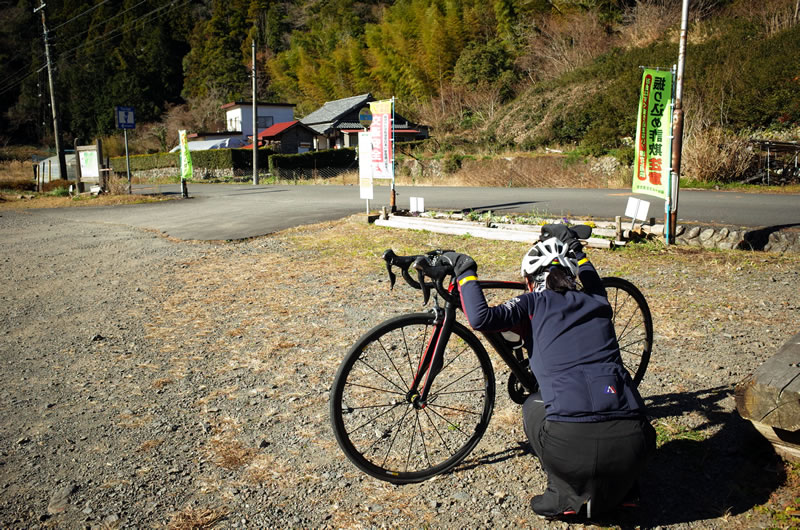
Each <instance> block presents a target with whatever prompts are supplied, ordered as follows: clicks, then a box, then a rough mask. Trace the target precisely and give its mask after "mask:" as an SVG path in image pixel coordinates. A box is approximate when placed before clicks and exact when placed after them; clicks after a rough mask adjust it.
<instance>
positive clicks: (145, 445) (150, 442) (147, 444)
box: [136, 438, 164, 453]
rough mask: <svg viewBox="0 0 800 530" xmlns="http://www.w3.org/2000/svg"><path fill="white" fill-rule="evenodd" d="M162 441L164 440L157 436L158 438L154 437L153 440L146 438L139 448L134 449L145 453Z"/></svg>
mask: <svg viewBox="0 0 800 530" xmlns="http://www.w3.org/2000/svg"><path fill="white" fill-rule="evenodd" d="M163 443H164V440H163V439H162V438H158V439H155V440H147V441H146V442H144V443H143V444H142V445H140V446H139V448H138V449H136V451H137V452H140V453H147V452H149V451H152V450H153V449H155V448H156V447H158V446H159V445H161V444H163Z"/></svg>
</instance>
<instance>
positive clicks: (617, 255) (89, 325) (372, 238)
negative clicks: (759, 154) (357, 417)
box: [0, 211, 800, 528]
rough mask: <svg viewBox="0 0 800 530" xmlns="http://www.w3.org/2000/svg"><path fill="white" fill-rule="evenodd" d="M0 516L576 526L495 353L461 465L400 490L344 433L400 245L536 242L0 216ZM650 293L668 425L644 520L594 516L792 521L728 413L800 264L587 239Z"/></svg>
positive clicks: (508, 257)
mask: <svg viewBox="0 0 800 530" xmlns="http://www.w3.org/2000/svg"><path fill="white" fill-rule="evenodd" d="M0 214H1V215H0V237H1V238H2V247H0V248H1V249H2V250H0V264H2V265H3V271H4V273H5V274H4V276H5V281H4V282H3V284H2V287H0V322H2V326H0V352H2V363H3V370H2V372H0V379H1V380H0V470H2V480H0V526H2V527H4V528H37V527H39V528H48V527H53V528H83V527H88V528H142V527H164V526H168V527H172V528H210V527H219V528H264V527H286V526H288V527H309V528H320V527H330V528H334V527H336V528H339V527H384V526H386V527H396V526H406V527H424V526H428V527H435V528H473V527H486V528H510V527H520V526H522V527H536V528H544V527H553V528H559V527H565V525H564V524H563V523H559V522H554V523H548V522H545V521H542V520H539V519H537V518H536V517H535V516H534V514H533V512H532V511H531V510H530V508H529V506H528V502H529V499H530V497H531V496H532V495H535V494H538V493H541V492H542V491H543V489H544V486H545V484H544V474H543V472H542V470H541V468H540V466H539V465H538V463H537V461H536V459H535V458H533V457H532V456H530V455H529V454H527V453H526V451H525V448H524V447H525V435H524V433H523V432H522V429H521V422H520V418H519V406H517V405H515V404H514V403H512V402H511V401H510V400H509V399H508V396H507V395H506V393H505V382H506V379H507V370H506V369H505V368H503V367H502V365H501V364H500V362H499V361H498V360H497V359H495V360H494V361H495V362H494V364H495V370H496V372H497V387H498V388H497V390H498V391H497V395H498V399H497V404H496V406H495V414H494V417H493V419H492V422H491V424H490V427H489V430H488V432H487V433H486V435H485V436H484V438H483V440H482V441H481V443H480V444H479V445H478V447H477V449H476V450H475V451H474V452H473V453H472V454H471V455H470V456H469V457H468V459H467V460H466V461H465V462H464V463H463V464H462V465H460V466H459V467H457V468H456V469H455V470H454V471H453V472H451V473H448V474H446V475H443V476H440V477H437V478H436V479H434V480H429V481H427V482H424V483H421V484H415V485H408V486H393V485H390V484H388V483H382V482H379V481H377V480H374V479H372V478H369V477H367V476H366V475H364V474H363V473H361V472H360V471H358V470H357V469H356V468H355V467H354V466H352V465H351V464H350V463H349V462H348V461H347V460H346V459H345V457H344V456H343V454H342V453H341V451H340V450H339V448H338V446H337V445H336V442H335V439H334V437H333V434H332V432H331V428H330V422H329V419H328V392H329V390H330V386H331V383H332V381H333V376H334V374H335V371H336V369H337V367H338V364H339V362H340V360H341V359H342V358H343V356H344V354H345V352H346V351H347V349H348V348H349V346H350V345H351V344H352V343H353V342H354V341H355V340H356V339H357V338H358V337H359V336H360V335H361V334H362V333H364V332H365V331H366V330H368V329H369V328H371V327H373V326H374V325H376V324H378V323H379V322H380V321H382V320H384V319H386V318H388V317H390V316H393V315H396V314H400V313H402V312H408V311H416V310H419V309H420V306H421V298H420V297H419V293H418V292H416V291H413V290H412V289H410V288H408V287H407V286H405V285H398V286H397V287H396V288H395V289H394V291H392V292H390V291H389V290H388V282H387V280H386V277H385V270H384V269H383V265H382V262H381V261H380V255H381V253H382V251H383V250H384V249H386V248H389V247H393V248H394V249H395V250H396V251H397V252H398V253H417V252H421V251H425V250H429V249H431V248H436V247H448V248H456V249H458V250H461V251H463V252H468V253H470V254H472V255H473V256H474V257H475V258H476V260H477V261H478V263H479V264H480V265H481V270H480V272H481V276H482V277H485V278H488V277H490V276H491V277H496V278H500V279H514V274H515V271H517V270H518V258H519V256H520V255H521V254H522V252H523V251H524V250H526V245H522V244H519V243H510V242H496V241H484V240H478V239H476V238H470V237H456V236H445V235H439V234H431V233H424V232H407V231H405V232H404V231H399V230H392V229H386V228H380V227H375V226H368V225H366V224H363V223H362V222H361V221H360V220H359V217H353V218H349V219H345V220H342V221H337V222H331V223H323V224H318V225H313V226H308V227H303V228H298V229H293V230H289V231H285V232H281V233H278V234H275V235H272V236H267V237H261V238H254V239H250V240H246V241H242V242H237V243H209V242H185V241H178V240H172V239H169V238H165V237H163V236H161V235H160V234H158V233H153V232H149V231H146V230H141V229H134V228H130V227H128V226H122V225H113V224H105V223H88V222H85V223H79V222H75V221H66V220H63V221H60V220H59V219H58V218H53V217H43V216H40V215H37V212H35V211H14V212H11V211H5V212H0ZM590 256H591V258H592V259H593V261H594V262H595V264H596V265H597V267H598V269H600V270H601V273H603V274H604V275H609V276H612V275H613V276H622V277H624V278H627V279H629V280H631V281H632V282H634V283H635V284H636V285H637V286H639V287H640V289H641V290H642V291H643V292H644V294H645V295H646V297H647V299H648V301H649V303H650V307H651V309H652V312H653V320H654V326H655V345H654V349H653V358H652V360H651V364H650V367H649V369H648V372H647V374H646V375H645V379H644V382H643V383H642V387H641V389H642V393H643V395H644V396H645V400H646V402H647V403H648V404H649V407H650V415H651V421H652V423H653V425H654V426H655V427H656V429H657V431H658V433H659V449H658V452H657V454H656V456H655V457H654V459H653V461H652V462H651V463H650V466H649V469H648V473H647V475H646V477H645V478H644V479H643V483H642V490H643V506H642V508H641V509H640V510H639V511H636V512H632V513H628V514H619V515H616V516H613V517H611V518H609V519H607V520H603V521H600V522H599V523H600V524H603V525H605V526H621V527H628V526H632V525H640V526H645V527H662V528H731V527H734V528H737V527H738V528H750V527H764V526H772V527H792V525H794V526H796V525H798V524H800V516H799V515H798V513H800V512H798V510H800V504H798V499H797V497H798V491H800V467H798V466H791V465H787V464H785V463H784V462H783V461H782V460H780V459H779V458H777V457H776V456H775V455H774V454H773V453H772V451H771V448H770V446H769V445H768V444H766V443H765V442H764V441H763V440H762V439H761V438H760V437H759V436H758V435H757V434H756V433H755V431H754V430H753V429H752V428H751V427H750V426H749V425H748V424H747V423H746V422H744V421H743V420H742V419H741V418H740V417H739V416H738V415H737V414H736V413H735V410H734V401H733V394H732V392H733V388H734V386H735V384H736V383H737V382H739V381H741V380H742V379H743V378H744V377H746V376H747V374H749V373H751V372H752V371H753V370H754V369H755V368H756V367H758V366H759V365H760V364H761V363H762V362H763V361H764V360H766V359H767V358H768V357H770V356H771V355H772V354H773V353H775V352H776V351H777V349H778V348H779V347H780V346H781V345H782V344H783V342H785V341H786V340H787V339H788V338H789V337H791V336H792V335H794V334H795V333H796V332H797V331H798V330H799V329H800V305H799V304H800V300H799V299H798V296H797V285H799V284H800V266H798V264H797V260H796V256H780V255H776V254H769V253H763V252H762V253H748V252H742V251H708V250H701V249H687V248H671V249H669V250H665V249H663V248H658V247H656V246H646V247H640V248H638V249H627V250H623V251H615V252H609V251H591V253H590Z"/></svg>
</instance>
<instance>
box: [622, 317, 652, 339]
mask: <svg viewBox="0 0 800 530" xmlns="http://www.w3.org/2000/svg"><path fill="white" fill-rule="evenodd" d="M631 318H633V317H631ZM643 327H644V322H643V321H641V320H640V321H639V322H638V323H637V324H636V325H635V326H633V327H632V328H631V329H628V327H627V326H625V328H624V329H623V330H622V331H621V332H619V333H617V342H620V341H621V340H622V339H624V338H625V337H627V336H628V335H631V334H633V333H637V332H638V334H642V333H645V330H643V329H642V328H643Z"/></svg>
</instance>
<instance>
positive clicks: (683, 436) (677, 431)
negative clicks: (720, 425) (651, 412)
mask: <svg viewBox="0 0 800 530" xmlns="http://www.w3.org/2000/svg"><path fill="white" fill-rule="evenodd" d="M653 427H654V428H655V430H656V447H661V446H662V445H664V444H666V443H668V442H673V441H675V440H691V441H695V442H702V441H703V440H705V439H707V438H708V434H706V433H705V432H704V431H700V430H694V429H690V428H688V427H685V426H683V425H678V424H677V423H674V422H670V421H666V420H660V421H658V422H657V423H656V424H655V425H654V426H653Z"/></svg>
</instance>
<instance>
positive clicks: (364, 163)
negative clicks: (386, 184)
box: [358, 132, 374, 201]
mask: <svg viewBox="0 0 800 530" xmlns="http://www.w3.org/2000/svg"><path fill="white" fill-rule="evenodd" d="M371 157H372V141H371V140H370V134H369V132H360V133H358V184H359V189H360V193H361V197H360V198H361V199H367V200H368V201H369V200H372V199H373V198H374V197H373V193H372V158H371Z"/></svg>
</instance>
